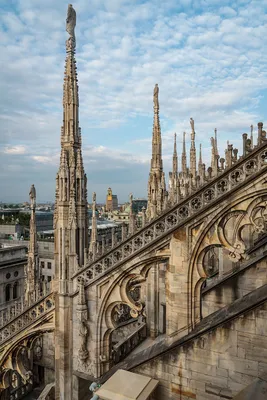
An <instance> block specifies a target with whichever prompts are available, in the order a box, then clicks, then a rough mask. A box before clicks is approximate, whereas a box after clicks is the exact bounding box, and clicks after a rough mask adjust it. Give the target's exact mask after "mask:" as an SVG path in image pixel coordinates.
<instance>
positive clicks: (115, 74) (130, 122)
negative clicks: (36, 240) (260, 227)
mask: <svg viewBox="0 0 267 400" xmlns="http://www.w3.org/2000/svg"><path fill="white" fill-rule="evenodd" d="M233 4H235V5H234V6H233ZM73 6H74V8H75V9H76V12H77V26H76V40H77V56H76V59H77V68H78V79H79V88H80V126H81V128H82V136H83V156H84V164H85V169H86V172H87V175H88V194H89V199H90V197H91V193H92V192H93V191H96V192H97V199H98V201H103V200H104V197H105V194H106V190H107V188H108V187H109V186H111V187H112V189H113V192H114V193H117V194H118V196H119V201H121V202H122V201H126V200H127V199H128V195H129V193H130V192H133V194H134V197H143V196H146V187H147V178H148V172H149V162H150V157H151V132H152V119H153V101H152V99H153V88H154V85H155V83H158V84H159V88H160V93H159V96H160V117H161V127H162V137H163V153H164V154H163V159H164V169H165V172H166V173H167V172H168V171H169V170H170V167H171V157H172V147H173V145H172V143H173V134H174V132H177V135H178V136H177V137H178V147H179V148H178V153H179V154H180V152H181V138H182V132H183V131H184V130H185V131H186V132H189V129H190V124H189V119H190V117H193V118H194V120H195V130H196V135H197V138H196V139H197V145H198V144H199V143H202V145H203V147H204V159H205V162H206V163H208V162H209V159H210V155H209V153H210V137H211V136H212V134H213V130H214V128H217V129H218V135H219V144H220V152H221V156H223V153H224V149H225V146H226V141H227V140H228V139H229V140H230V141H231V142H232V143H234V144H235V145H236V146H239V148H241V146H240V138H241V135H242V133H244V132H249V131H250V125H251V124H253V125H254V129H255V134H256V127H257V122H258V121H261V120H262V121H263V122H264V121H266V114H267V104H266V99H267V91H266V88H267V62H266V61H267V60H266V58H267V40H266V37H267V15H266V11H267V0H236V1H235V2H233V1H228V0H179V1H177V0H164V1H162V0H150V1H145V0H90V1H88V0H77V1H75V3H73ZM0 11H1V12H0V37H1V39H0V54H1V57H0V70H1V78H0V188H1V189H0V201H12V200H13V201H16V202H17V201H25V200H27V199H28V192H29V188H30V185H31V184H32V183H35V185H36V188H37V195H38V200H39V201H50V200H52V201H53V199H54V190H55V175H56V171H57V168H58V163H59V150H60V126H61V122H62V84H63V72H64V60H65V40H66V38H67V36H68V35H67V33H66V32H65V19H66V11H67V2H66V1H63V0H56V1H55V0H45V1H43V0H0ZM187 141H188V144H187V145H188V146H189V135H188V138H187Z"/></svg>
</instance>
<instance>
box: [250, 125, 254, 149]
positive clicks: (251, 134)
mask: <svg viewBox="0 0 267 400" xmlns="http://www.w3.org/2000/svg"><path fill="white" fill-rule="evenodd" d="M250 140H251V144H250V146H251V148H252V147H253V125H250Z"/></svg>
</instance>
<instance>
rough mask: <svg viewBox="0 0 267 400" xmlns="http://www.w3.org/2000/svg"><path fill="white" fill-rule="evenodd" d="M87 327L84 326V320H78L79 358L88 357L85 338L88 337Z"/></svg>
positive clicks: (84, 358)
mask: <svg viewBox="0 0 267 400" xmlns="http://www.w3.org/2000/svg"><path fill="white" fill-rule="evenodd" d="M88 334H89V332H88V328H87V326H86V322H85V321H84V320H83V319H82V320H81V322H80V329H79V336H80V337H81V346H80V349H79V358H80V360H86V359H87V358H88V350H87V348H86V347H87V338H88Z"/></svg>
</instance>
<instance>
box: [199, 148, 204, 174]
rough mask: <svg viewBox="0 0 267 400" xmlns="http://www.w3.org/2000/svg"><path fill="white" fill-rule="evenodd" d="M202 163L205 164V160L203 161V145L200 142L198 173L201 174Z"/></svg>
mask: <svg viewBox="0 0 267 400" xmlns="http://www.w3.org/2000/svg"><path fill="white" fill-rule="evenodd" d="M202 165H203V161H202V145H201V143H200V145H199V159H198V174H199V175H200V174H201V171H202Z"/></svg>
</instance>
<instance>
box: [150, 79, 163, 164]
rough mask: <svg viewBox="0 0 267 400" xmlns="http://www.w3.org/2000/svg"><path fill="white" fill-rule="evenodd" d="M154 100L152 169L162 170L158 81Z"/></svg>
mask: <svg viewBox="0 0 267 400" xmlns="http://www.w3.org/2000/svg"><path fill="white" fill-rule="evenodd" d="M153 101H154V121H153V138H152V159H151V169H153V170H162V153H161V152H162V150H161V129H160V121H159V87H158V84H157V83H156V85H155V88H154V95H153Z"/></svg>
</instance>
